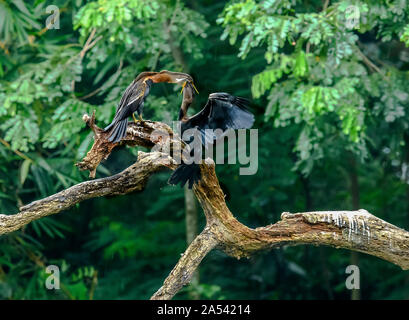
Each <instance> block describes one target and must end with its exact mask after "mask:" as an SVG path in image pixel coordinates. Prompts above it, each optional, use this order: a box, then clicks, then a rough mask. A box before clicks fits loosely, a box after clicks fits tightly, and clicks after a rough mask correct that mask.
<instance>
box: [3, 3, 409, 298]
mask: <svg viewBox="0 0 409 320" xmlns="http://www.w3.org/2000/svg"><path fill="white" fill-rule="evenodd" d="M49 5H54V6H57V7H58V8H59V21H58V23H59V29H47V28H46V21H47V19H49V18H50V15H51V14H52V12H50V10H47V7H48V6H49ZM49 9H50V8H49ZM408 15H409V4H408V3H407V1H406V0H396V1H393V0H390V1H379V0H377V1H375V0H366V1H326V0H325V1H316V0H313V1H296V0H282V1H275V0H265V1H256V0H245V1H244V0H237V1H230V2H223V1H210V0H193V1H182V0H149V1H147V0H97V1H83V0H53V1H45V0H29V1H24V2H23V1H22V0H9V1H6V0H0V77H1V80H0V212H1V213H3V214H13V213H15V212H17V211H18V207H19V206H21V205H23V204H27V203H29V202H31V201H33V200H35V199H39V198H42V197H46V196H48V195H51V194H53V193H55V192H58V191H60V190H62V189H64V188H67V187H69V186H71V185H73V184H76V183H78V182H81V181H84V180H87V176H86V174H85V173H83V172H79V171H78V170H77V168H76V167H74V163H75V162H77V161H78V160H80V159H81V158H82V157H83V156H84V155H85V154H86V152H87V151H88V149H89V148H90V147H91V144H92V135H91V133H90V131H89V130H88V129H87V128H85V126H84V123H83V121H82V120H81V118H82V115H83V113H85V112H91V111H92V110H94V109H95V110H96V112H97V119H98V121H99V125H100V126H104V125H106V124H108V123H109V122H110V120H111V119H112V117H113V114H114V112H115V108H116V105H117V103H118V101H119V99H120V96H121V93H122V92H123V90H124V89H125V88H126V86H127V85H128V84H129V83H130V82H131V81H132V80H133V79H134V77H135V76H136V75H137V74H138V73H139V72H141V71H144V70H162V69H168V70H180V71H188V72H190V73H191V74H192V75H193V77H194V78H195V79H196V83H197V87H198V89H199V91H200V95H199V96H197V98H196V100H195V103H194V106H193V109H194V110H199V108H200V106H202V105H203V104H204V103H205V101H206V99H207V96H208V94H209V93H211V92H223V91H225V92H229V93H232V94H235V95H239V96H244V97H247V98H249V99H251V100H252V106H251V108H252V111H253V112H254V114H255V115H256V123H255V126H254V127H255V128H258V129H259V165H258V172H257V174H255V175H254V176H239V165H227V164H226V165H219V166H218V167H217V173H218V176H219V178H220V181H221V183H222V186H223V189H224V190H225V192H226V194H227V202H228V206H229V207H230V209H231V210H232V212H234V213H235V215H236V216H237V217H238V219H239V220H240V221H242V222H243V223H246V224H247V225H249V226H254V227H256V226H260V225H266V224H269V223H273V222H275V221H277V220H278V219H279V216H280V213H281V212H283V211H290V212H297V211H298V212H300V211H307V210H336V209H356V208H365V209H367V210H368V211H370V212H371V213H373V214H375V215H377V216H379V217H381V218H383V219H385V220H387V221H389V222H391V223H393V224H396V225H398V226H400V227H402V228H406V229H408V228H409V185H408V183H409V168H408V166H409V133H408V125H409V105H408V101H409V100H408V98H409V96H408V92H407V91H408V90H407V88H408V78H409V73H408V68H409V50H408V49H407V46H408V45H409V16H408ZM90 35H92V37H90ZM88 39H89V40H90V41H88V42H87V40H88ZM179 89H180V88H176V87H173V86H171V85H167V84H163V85H158V86H156V87H154V89H153V90H152V93H151V95H150V96H149V97H148V100H147V106H146V108H145V110H146V111H145V118H149V119H154V120H162V121H165V122H168V123H170V122H171V121H172V120H173V119H176V117H177V113H178V106H179V105H180V100H181V97H180V95H178V90H179ZM135 156H136V149H135V148H122V149H119V148H118V149H116V150H115V152H114V153H113V154H112V155H111V156H110V158H109V159H108V160H107V161H105V162H104V163H102V164H101V165H100V166H99V168H98V171H97V175H98V177H104V176H108V175H111V174H113V173H116V172H119V171H121V170H122V169H124V168H125V167H127V166H128V165H130V164H131V163H133V162H134V161H135V159H136V158H135ZM168 177H169V173H168V172H164V173H161V174H158V175H155V176H154V177H152V178H151V180H150V182H149V184H148V186H147V188H146V190H145V191H143V192H142V193H135V194H131V195H127V196H122V197H106V198H99V199H92V200H89V201H86V202H83V203H81V204H80V205H77V206H76V207H74V208H72V209H71V210H69V211H68V212H65V213H61V214H58V215H56V216H52V217H47V218H44V219H41V220H38V221H35V222H33V223H31V224H29V225H27V226H26V227H25V228H23V229H22V230H20V231H17V232H14V233H12V234H9V235H5V236H2V237H1V238H0V298H1V299H146V298H149V297H150V296H151V295H152V294H153V293H154V292H155V291H156V290H157V289H158V288H159V287H160V285H161V283H162V281H163V280H164V278H165V277H166V275H167V274H168V272H169V271H170V270H171V268H172V267H173V265H174V264H175V263H176V262H177V260H178V257H179V256H180V253H182V252H183V251H184V249H185V248H186V240H185V237H186V236H185V207H184V197H185V193H184V191H183V189H180V188H178V187H171V186H168V185H167V179H168ZM203 224H204V219H203V217H202V215H201V213H200V212H199V225H200V227H202V226H203ZM351 263H356V264H358V265H359V267H360V270H361V290H360V294H359V295H355V296H353V295H352V296H351V292H350V291H349V290H347V289H346V288H345V279H346V277H347V275H346V274H345V268H346V267H347V266H348V265H349V264H351ZM51 264H54V265H57V266H59V267H60V271H61V290H47V289H46V288H45V285H44V284H45V279H46V278H47V276H48V274H47V273H45V267H46V266H48V265H51ZM351 297H352V298H362V299H408V298H409V274H408V272H407V271H406V272H404V271H402V270H400V269H399V268H398V267H396V266H394V265H392V264H390V263H387V262H385V261H381V260H379V259H377V258H374V257H370V256H365V255H361V254H359V255H356V254H355V255H354V254H351V253H350V252H348V251H344V250H336V249H333V248H326V247H311V246H299V247H283V248H281V249H277V250H274V251H271V252H267V253H264V254H259V255H257V256H254V257H253V258H251V259H249V260H239V261H237V260H234V259H232V258H230V257H227V256H226V255H225V254H223V253H221V252H218V251H215V252H212V253H211V254H210V255H209V256H208V257H206V258H205V260H204V261H203V263H202V265H201V267H200V281H199V282H198V283H195V284H194V285H190V286H188V287H186V288H185V289H183V290H182V291H181V292H180V293H179V294H178V295H177V296H176V298H177V299H182V298H201V299H209V298H212V299H350V298H351Z"/></svg>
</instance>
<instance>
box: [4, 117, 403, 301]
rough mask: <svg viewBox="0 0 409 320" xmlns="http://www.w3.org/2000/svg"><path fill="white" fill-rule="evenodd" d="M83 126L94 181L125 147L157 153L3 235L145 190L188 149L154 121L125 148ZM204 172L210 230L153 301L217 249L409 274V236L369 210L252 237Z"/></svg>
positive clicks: (284, 218)
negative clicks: (324, 257) (312, 254)
mask: <svg viewBox="0 0 409 320" xmlns="http://www.w3.org/2000/svg"><path fill="white" fill-rule="evenodd" d="M83 120H84V121H85V122H86V123H87V124H88V125H89V126H90V128H91V129H92V130H93V131H94V134H95V141H94V145H93V146H92V148H91V150H90V151H89V152H88V154H87V155H86V157H85V158H84V159H83V160H82V161H81V162H80V163H78V164H77V166H78V167H79V168H80V169H82V170H89V171H90V176H91V177H94V176H95V170H96V168H97V166H98V165H99V163H100V161H101V160H103V159H106V158H107V157H108V156H109V154H110V153H111V151H112V149H113V148H114V147H115V146H117V145H119V144H128V145H142V146H146V147H154V148H155V149H154V151H152V152H150V153H143V152H139V154H138V162H136V163H135V164H133V165H132V166H130V167H129V168H127V169H125V170H124V171H122V172H121V173H118V174H116V175H114V176H111V177H107V178H102V179H96V180H91V181H86V182H82V183H80V184H77V185H75V186H73V187H71V188H68V189H66V190H63V191H61V192H59V193H57V194H54V195H52V196H50V197H47V198H45V199H42V200H38V201H35V202H33V203H31V204H29V205H26V206H24V207H22V208H20V212H19V213H17V214H14V215H0V235H1V234H5V233H9V232H12V231H15V230H17V229H19V228H21V227H22V226H23V225H25V224H27V223H29V222H31V221H33V220H36V219H39V218H41V217H44V216H47V215H50V214H53V213H57V212H61V211H63V210H66V209H68V208H69V207H71V206H72V205H74V204H76V203H79V202H81V201H83V200H86V199H90V198H93V197H99V196H105V195H120V194H126V193H129V192H132V191H135V190H142V189H143V188H144V186H145V184H146V181H147V180H148V178H149V176H150V175H151V174H153V173H155V172H157V171H158V170H161V169H163V168H169V169H175V168H176V167H177V156H175V155H173V157H171V156H170V151H171V150H178V149H180V148H181V146H182V147H183V143H182V142H181V141H180V139H179V138H178V136H177V135H175V134H174V133H173V132H172V130H171V129H170V128H169V127H168V126H167V125H165V124H163V123H159V122H151V121H144V122H140V123H137V124H135V123H129V124H128V129H127V135H126V137H125V138H123V140H122V141H121V142H120V143H111V142H109V141H107V135H108V134H107V133H105V132H104V131H103V130H102V129H100V128H99V127H97V126H96V125H95V112H94V114H93V115H92V116H91V117H90V116H88V115H84V117H83ZM158 150H159V151H158ZM160 151H162V152H160ZM200 167H201V173H202V179H201V181H200V182H199V183H197V184H195V185H194V186H193V191H194V193H195V195H196V197H197V199H198V200H199V203H200V205H201V206H202V208H203V211H204V214H205V216H206V227H205V229H204V230H203V231H202V233H201V234H200V235H199V236H197V237H196V239H195V240H194V241H193V242H192V243H191V244H190V246H189V247H188V248H187V250H186V251H185V253H184V254H183V255H182V257H181V258H180V260H179V262H178V263H177V264H176V266H175V267H174V269H173V270H172V272H171V273H170V274H169V276H168V277H167V278H166V280H165V282H164V284H163V286H162V287H161V288H160V289H159V290H158V291H157V292H156V293H155V294H154V295H153V296H152V297H151V299H171V298H172V297H173V296H174V295H175V294H176V293H177V292H178V291H179V290H180V289H181V288H182V287H183V286H184V285H186V284H187V283H189V281H190V280H191V278H192V275H193V273H194V271H195V270H196V268H197V267H198V266H199V264H200V262H201V261H202V259H203V258H204V257H205V256H206V255H207V254H208V253H209V252H210V251H211V250H212V249H213V248H217V249H220V250H222V251H224V252H225V253H226V254H228V255H230V256H232V257H235V258H238V259H239V258H242V257H250V256H251V255H252V254H254V253H256V252H258V251H261V250H268V249H271V248H277V247H280V246H283V245H300V244H313V245H326V246H331V247H335V248H344V249H348V250H354V251H359V252H363V253H366V254H369V255H373V256H376V257H379V258H381V259H384V260H386V261H389V262H391V263H394V264H396V265H398V266H400V267H401V268H402V269H404V270H407V269H409V232H407V231H405V230H403V229H400V228H398V227H396V226H394V225H392V224H390V223H388V222H386V221H384V220H382V219H379V218H377V217H375V216H374V215H372V214H370V213H368V212H367V211H366V210H363V209H361V210H357V211H323V212H304V213H295V214H290V213H288V212H284V213H283V214H282V215H281V220H280V221H278V222H277V223H275V224H271V225H268V226H265V227H260V228H255V229H252V228H249V227H247V226H245V225H243V224H242V223H240V222H239V221H238V220H237V219H236V218H235V217H234V216H233V214H232V213H231V212H230V210H229V209H228V207H227V205H226V202H225V199H224V193H223V191H222V189H221V188H220V185H219V181H218V179H217V177H216V173H215V164H214V162H213V161H212V160H210V159H206V160H205V161H204V162H203V163H202V164H201V165H200Z"/></svg>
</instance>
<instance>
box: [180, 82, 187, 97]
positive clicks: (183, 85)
mask: <svg viewBox="0 0 409 320" xmlns="http://www.w3.org/2000/svg"><path fill="white" fill-rule="evenodd" d="M186 83H187V81H185V82H183V84H182V90H180V94H182V92H183V90H184V89H185V87H186Z"/></svg>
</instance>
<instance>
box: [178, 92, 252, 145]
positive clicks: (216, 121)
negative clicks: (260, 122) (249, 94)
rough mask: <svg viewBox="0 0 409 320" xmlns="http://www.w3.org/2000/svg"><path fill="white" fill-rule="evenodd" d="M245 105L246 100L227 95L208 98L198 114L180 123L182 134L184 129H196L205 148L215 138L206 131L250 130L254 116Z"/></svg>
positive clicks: (246, 103)
mask: <svg viewBox="0 0 409 320" xmlns="http://www.w3.org/2000/svg"><path fill="white" fill-rule="evenodd" d="M211 96H212V95H211ZM247 105H248V101H247V99H244V98H241V97H235V96H232V95H229V94H222V95H220V98H218V97H216V98H209V100H208V101H207V103H206V105H205V106H204V108H203V109H202V110H201V111H200V112H198V113H197V114H195V115H194V116H192V117H190V118H189V119H188V120H187V121H184V122H182V133H183V132H184V131H185V130H186V129H190V128H197V129H198V130H200V132H201V134H202V138H203V139H202V143H203V145H205V146H206V145H207V144H208V143H210V142H212V141H213V140H215V139H216V138H217V137H216V136H214V135H211V134H210V133H209V132H207V131H206V129H212V130H216V129H220V130H221V131H223V132H226V130H228V129H233V130H236V129H248V128H251V126H252V125H253V123H254V116H253V114H252V113H251V112H250V111H249V110H248V109H247Z"/></svg>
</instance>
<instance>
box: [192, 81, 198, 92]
mask: <svg viewBox="0 0 409 320" xmlns="http://www.w3.org/2000/svg"><path fill="white" fill-rule="evenodd" d="M191 84H192V86H193V88H194V89H195V91H196V93H197V94H199V91H197V89H196V87H195V84H194V83H193V82H191Z"/></svg>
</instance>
